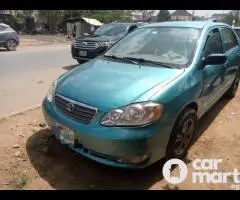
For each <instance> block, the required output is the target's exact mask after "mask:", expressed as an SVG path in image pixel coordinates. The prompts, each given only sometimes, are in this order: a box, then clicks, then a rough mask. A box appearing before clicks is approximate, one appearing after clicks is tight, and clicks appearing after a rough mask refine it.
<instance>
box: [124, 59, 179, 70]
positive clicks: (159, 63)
mask: <svg viewBox="0 0 240 200" xmlns="http://www.w3.org/2000/svg"><path fill="white" fill-rule="evenodd" d="M123 58H124V59H128V60H134V61H137V62H141V63H152V64H156V65H160V66H162V67H166V68H171V69H176V68H177V69H179V68H178V67H177V66H170V65H167V64H165V63H162V62H157V61H153V60H146V59H145V58H135V57H123Z"/></svg>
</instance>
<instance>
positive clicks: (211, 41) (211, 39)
mask: <svg viewBox="0 0 240 200" xmlns="http://www.w3.org/2000/svg"><path fill="white" fill-rule="evenodd" d="M213 53H223V48H222V41H221V36H220V32H219V30H218V29H213V30H211V31H210V32H209V34H208V37H207V41H206V44H205V47H204V50H203V56H204V57H207V56H208V55H210V54H213Z"/></svg>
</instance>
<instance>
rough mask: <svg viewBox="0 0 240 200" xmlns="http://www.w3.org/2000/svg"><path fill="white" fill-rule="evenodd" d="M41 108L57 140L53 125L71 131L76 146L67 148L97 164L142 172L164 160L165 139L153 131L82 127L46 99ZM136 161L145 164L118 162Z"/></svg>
mask: <svg viewBox="0 0 240 200" xmlns="http://www.w3.org/2000/svg"><path fill="white" fill-rule="evenodd" d="M42 108H43V114H44V117H45V120H46V122H47V123H48V125H49V126H50V127H51V128H52V131H53V134H54V135H55V137H56V138H57V139H59V135H58V134H57V132H56V131H55V128H54V126H55V124H56V122H58V123H60V124H62V125H64V126H66V127H68V128H70V129H72V130H74V132H75V134H76V136H77V141H78V143H79V144H78V145H68V146H69V148H71V149H72V150H74V151H75V152H77V153H79V154H81V155H83V156H85V157H88V158H90V159H92V160H94V161H97V162H99V163H102V164H106V165H110V166H115V167H122V168H133V169H136V168H144V167H146V166H148V165H150V164H152V163H153V162H156V161H157V160H160V159H161V158H163V157H164V156H165V146H166V144H165V142H164V139H163V140H162V141H161V140H159V134H155V133H156V130H157V129H156V128H151V127H148V128H147V127H143V128H117V127H104V126H102V125H100V124H99V123H94V122H93V123H90V124H88V125H84V124H81V123H78V122H76V121H74V120H72V119H70V118H69V117H68V116H66V115H64V113H62V112H61V111H60V110H58V108H56V106H54V104H51V103H49V102H48V101H47V100H46V99H45V100H44V101H43V105H42ZM134 136H136V137H134ZM157 140H158V141H157ZM156 141H157V142H156ZM136 157H138V158H139V157H142V158H144V160H143V161H142V162H139V163H130V162H124V161H121V162H120V161H119V159H123V158H124V159H125V158H127V159H131V158H136Z"/></svg>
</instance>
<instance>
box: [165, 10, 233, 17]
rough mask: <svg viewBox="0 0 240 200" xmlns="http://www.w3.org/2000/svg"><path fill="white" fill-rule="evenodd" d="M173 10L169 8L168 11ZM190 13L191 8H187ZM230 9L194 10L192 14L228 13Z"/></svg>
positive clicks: (208, 15) (206, 15) (207, 15)
mask: <svg viewBox="0 0 240 200" xmlns="http://www.w3.org/2000/svg"><path fill="white" fill-rule="evenodd" d="M174 11H175V10H169V12H170V13H172V12H174ZM187 11H188V12H190V13H191V14H192V10H187ZM229 11H230V10H195V12H194V15H197V16H205V17H210V16H211V15H212V14H214V13H223V12H224V13H228V12H229Z"/></svg>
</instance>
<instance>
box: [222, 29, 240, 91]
mask: <svg viewBox="0 0 240 200" xmlns="http://www.w3.org/2000/svg"><path fill="white" fill-rule="evenodd" d="M220 32H221V37H222V41H223V49H224V53H225V55H226V56H227V59H228V63H227V65H226V71H225V74H224V77H225V83H224V87H227V88H228V87H230V86H231V84H232V83H233V80H234V78H235V75H236V72H237V70H238V68H239V64H240V47H239V43H238V39H237V36H236V35H235V33H234V31H233V30H232V29H231V28H229V27H220Z"/></svg>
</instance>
